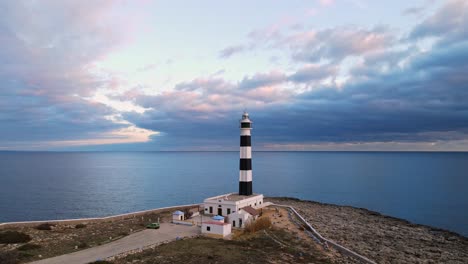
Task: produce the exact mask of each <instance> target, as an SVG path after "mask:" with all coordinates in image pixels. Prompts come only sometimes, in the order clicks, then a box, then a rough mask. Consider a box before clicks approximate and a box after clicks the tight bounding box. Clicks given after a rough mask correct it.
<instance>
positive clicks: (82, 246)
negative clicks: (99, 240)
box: [78, 242, 88, 248]
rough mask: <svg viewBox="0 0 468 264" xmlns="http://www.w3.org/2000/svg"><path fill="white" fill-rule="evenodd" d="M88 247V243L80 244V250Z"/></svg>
mask: <svg viewBox="0 0 468 264" xmlns="http://www.w3.org/2000/svg"><path fill="white" fill-rule="evenodd" d="M87 247H88V244H86V242H80V244H78V248H87Z"/></svg>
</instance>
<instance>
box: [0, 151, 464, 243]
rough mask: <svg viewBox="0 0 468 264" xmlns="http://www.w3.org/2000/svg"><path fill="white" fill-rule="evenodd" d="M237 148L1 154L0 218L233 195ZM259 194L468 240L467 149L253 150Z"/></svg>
mask: <svg viewBox="0 0 468 264" xmlns="http://www.w3.org/2000/svg"><path fill="white" fill-rule="evenodd" d="M238 158H239V154H238V152H79V153H54V152H45V153H44V152H0V222H6V221H21V220H44V219H64V218H77V217H94V216H105V215H112V214H119V213H126V212H132V211H136V210H144V209H151V208H155V207H162V206H171V205H178V204H188V203H199V202H202V201H203V199H204V198H205V197H208V196H214V195H218V194H222V193H227V192H235V191H237V187H238V182H237V181H238V166H239V165H238V162H239V161H238ZM252 162H253V173H254V176H253V178H254V185H253V186H254V191H255V192H257V193H263V194H265V195H267V196H292V197H298V198H301V199H307V200H315V201H320V202H326V203H334V204H341V205H352V206H356V207H363V208H367V209H370V210H374V211H378V212H381V213H383V214H387V215H391V216H395V217H399V218H404V219H407V220H410V221H412V222H415V223H420V224H427V225H432V226H436V227H441V228H445V229H449V230H452V231H456V232H458V233H460V234H463V235H465V236H468V153H396V152H254V154H253V161H252Z"/></svg>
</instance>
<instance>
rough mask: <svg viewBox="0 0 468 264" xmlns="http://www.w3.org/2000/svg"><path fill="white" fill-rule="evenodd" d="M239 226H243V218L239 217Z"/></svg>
mask: <svg viewBox="0 0 468 264" xmlns="http://www.w3.org/2000/svg"><path fill="white" fill-rule="evenodd" d="M239 227H242V218H239Z"/></svg>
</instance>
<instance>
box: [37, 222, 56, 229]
mask: <svg viewBox="0 0 468 264" xmlns="http://www.w3.org/2000/svg"><path fill="white" fill-rule="evenodd" d="M53 226H54V225H53V224H49V223H44V224H40V225H38V226H36V229H37V230H52V227H53Z"/></svg>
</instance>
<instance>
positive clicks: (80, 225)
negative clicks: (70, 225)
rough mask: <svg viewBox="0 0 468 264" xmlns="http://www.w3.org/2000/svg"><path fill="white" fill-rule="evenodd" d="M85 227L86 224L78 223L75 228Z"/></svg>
mask: <svg viewBox="0 0 468 264" xmlns="http://www.w3.org/2000/svg"><path fill="white" fill-rule="evenodd" d="M85 227H86V225H85V224H77V225H76V226H75V228H85Z"/></svg>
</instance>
